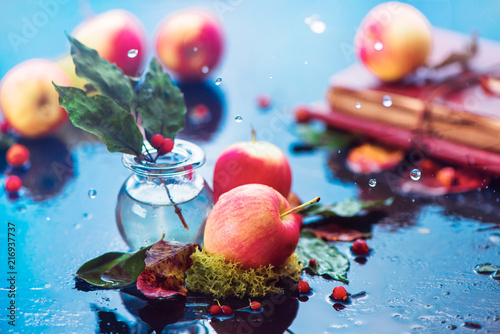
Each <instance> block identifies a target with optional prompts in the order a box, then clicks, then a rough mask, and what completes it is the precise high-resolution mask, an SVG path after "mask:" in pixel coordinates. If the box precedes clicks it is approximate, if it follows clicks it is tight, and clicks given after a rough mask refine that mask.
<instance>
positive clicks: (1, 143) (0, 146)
mask: <svg viewBox="0 0 500 334" xmlns="http://www.w3.org/2000/svg"><path fill="white" fill-rule="evenodd" d="M14 142H15V140H14V138H13V137H12V136H10V135H7V134H3V133H0V150H7V149H8V148H9V147H11V146H12V144H14Z"/></svg>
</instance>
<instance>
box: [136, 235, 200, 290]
mask: <svg viewBox="0 0 500 334" xmlns="http://www.w3.org/2000/svg"><path fill="white" fill-rule="evenodd" d="M198 248H199V246H198V244H182V243H178V242H166V241H163V240H160V241H158V242H157V243H156V244H154V245H153V246H152V247H151V249H150V250H148V251H147V252H146V259H145V261H144V262H145V264H146V266H145V269H144V271H143V272H142V273H141V275H140V276H139V277H138V279H137V289H139V290H140V291H141V292H142V293H143V294H144V295H145V296H146V297H148V298H168V297H171V296H173V295H175V294H181V295H183V296H186V295H187V289H186V287H185V286H184V273H185V272H186V270H188V269H189V267H191V264H192V260H191V254H193V253H194V251H195V250H196V249H198Z"/></svg>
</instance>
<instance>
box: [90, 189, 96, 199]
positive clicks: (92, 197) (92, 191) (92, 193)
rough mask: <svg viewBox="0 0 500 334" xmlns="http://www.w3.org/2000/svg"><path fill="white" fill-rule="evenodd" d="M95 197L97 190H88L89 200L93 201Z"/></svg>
mask: <svg viewBox="0 0 500 334" xmlns="http://www.w3.org/2000/svg"><path fill="white" fill-rule="evenodd" d="M96 196H97V190H95V189H90V190H89V198H90V199H94V198H95V197H96Z"/></svg>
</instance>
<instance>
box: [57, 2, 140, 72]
mask: <svg viewBox="0 0 500 334" xmlns="http://www.w3.org/2000/svg"><path fill="white" fill-rule="evenodd" d="M72 36H73V37H74V38H76V39H77V40H79V41H80V42H82V43H83V44H85V45H86V46H88V47H90V48H92V49H95V50H96V51H97V52H98V53H99V55H100V56H101V57H102V58H104V59H106V60H107V61H109V62H111V63H114V64H115V65H116V66H117V67H119V68H121V69H122V71H123V73H125V74H126V75H128V76H131V77H137V76H139V75H140V74H141V73H142V71H143V65H144V60H145V59H146V54H145V53H146V33H145V30H144V27H143V25H142V23H141V22H140V21H139V19H137V17H135V16H134V15H133V14H132V13H130V12H127V11H125V10H123V9H113V10H110V11H107V12H104V13H102V14H99V15H96V16H94V17H91V18H89V19H87V20H85V21H83V22H82V23H80V24H79V25H78V26H77V27H76V28H75V30H74V31H73V33H72ZM63 63H64V62H63ZM66 66H67V61H66ZM72 71H73V72H72V73H74V66H73V68H72Z"/></svg>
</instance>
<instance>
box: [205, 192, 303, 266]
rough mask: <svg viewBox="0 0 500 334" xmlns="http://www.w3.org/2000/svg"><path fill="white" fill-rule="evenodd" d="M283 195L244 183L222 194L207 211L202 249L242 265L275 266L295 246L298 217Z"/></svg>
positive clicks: (291, 251) (280, 262)
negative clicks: (290, 211)
mask: <svg viewBox="0 0 500 334" xmlns="http://www.w3.org/2000/svg"><path fill="white" fill-rule="evenodd" d="M289 210H291V207H290V204H288V202H287V201H286V199H285V198H284V197H283V196H282V195H281V194H280V193H278V192H277V191H276V190H274V189H273V188H271V187H268V186H265V185H262V184H246V185H243V186H240V187H237V188H234V189H232V190H230V191H228V192H227V193H225V194H223V195H222V196H221V197H220V198H219V201H218V202H217V203H216V204H215V206H214V207H213V209H212V211H211V212H210V214H209V216H208V219H207V222H206V226H205V236H204V240H203V243H204V247H205V250H206V251H207V252H208V253H210V254H222V255H224V257H225V258H226V260H227V261H230V262H239V263H240V264H241V265H242V267H243V268H247V269H248V268H258V267H259V266H267V265H269V264H272V265H273V266H279V265H281V264H283V263H284V262H285V261H286V259H287V258H288V257H289V256H290V255H292V253H293V252H294V251H295V248H296V247H297V243H298V241H299V234H300V225H301V221H300V220H299V215H298V214H295V213H290V214H287V215H284V216H280V215H282V214H283V213H285V212H287V211H289Z"/></svg>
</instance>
